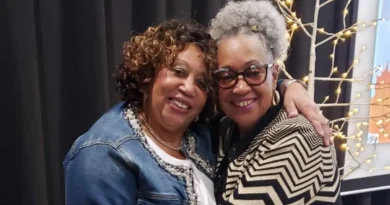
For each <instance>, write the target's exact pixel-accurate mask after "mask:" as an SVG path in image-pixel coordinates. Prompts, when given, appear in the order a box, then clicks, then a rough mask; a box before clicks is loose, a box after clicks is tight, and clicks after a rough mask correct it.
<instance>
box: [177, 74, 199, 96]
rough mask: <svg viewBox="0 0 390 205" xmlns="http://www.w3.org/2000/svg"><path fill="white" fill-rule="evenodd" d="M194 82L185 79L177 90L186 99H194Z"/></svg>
mask: <svg viewBox="0 0 390 205" xmlns="http://www.w3.org/2000/svg"><path fill="white" fill-rule="evenodd" d="M195 87H196V85H195V81H194V80H192V79H190V78H187V79H186V80H185V81H184V83H183V84H182V85H181V86H180V87H179V90H180V91H181V92H183V93H184V94H185V95H186V96H188V97H195Z"/></svg>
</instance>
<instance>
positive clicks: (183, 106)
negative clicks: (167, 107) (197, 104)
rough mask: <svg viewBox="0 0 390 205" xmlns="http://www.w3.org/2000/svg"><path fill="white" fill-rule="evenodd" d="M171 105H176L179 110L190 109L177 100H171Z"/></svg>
mask: <svg viewBox="0 0 390 205" xmlns="http://www.w3.org/2000/svg"><path fill="white" fill-rule="evenodd" d="M171 103H172V104H174V105H176V106H177V107H179V108H181V109H186V110H187V109H189V108H190V106H189V105H186V104H184V103H183V102H180V101H178V100H177V99H172V100H171Z"/></svg>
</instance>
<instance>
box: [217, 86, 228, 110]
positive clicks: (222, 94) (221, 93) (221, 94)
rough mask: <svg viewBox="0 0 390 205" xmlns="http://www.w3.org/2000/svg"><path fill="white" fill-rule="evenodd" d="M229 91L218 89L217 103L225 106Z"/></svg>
mask: <svg viewBox="0 0 390 205" xmlns="http://www.w3.org/2000/svg"><path fill="white" fill-rule="evenodd" d="M228 95H229V91H228V90H224V89H219V90H218V103H219V105H220V106H221V107H225V106H227V105H228V104H229V100H228Z"/></svg>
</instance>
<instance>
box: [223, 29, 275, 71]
mask: <svg viewBox="0 0 390 205" xmlns="http://www.w3.org/2000/svg"><path fill="white" fill-rule="evenodd" d="M217 59H218V64H221V63H222V64H226V63H228V64H230V62H234V63H239V62H243V63H246V62H248V61H251V60H256V61H258V62H260V63H271V61H272V54H271V53H270V52H269V51H268V50H267V49H266V47H265V44H264V43H262V42H261V41H260V40H259V39H258V38H257V37H256V36H244V35H239V36H234V37H227V38H224V39H222V40H221V41H220V42H219V44H218V56H217Z"/></svg>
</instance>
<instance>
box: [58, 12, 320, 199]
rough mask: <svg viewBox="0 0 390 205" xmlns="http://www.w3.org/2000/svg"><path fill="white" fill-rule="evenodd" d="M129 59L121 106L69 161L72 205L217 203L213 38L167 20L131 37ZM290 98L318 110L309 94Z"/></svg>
mask: <svg viewBox="0 0 390 205" xmlns="http://www.w3.org/2000/svg"><path fill="white" fill-rule="evenodd" d="M123 54H124V57H125V59H124V62H123V64H122V65H120V67H119V71H118V76H117V88H118V89H117V90H118V92H119V93H120V94H121V97H122V100H123V102H122V103H120V104H118V105H116V106H114V107H113V108H112V109H110V110H109V111H107V112H106V113H105V114H104V115H103V116H102V117H101V118H100V119H99V120H98V121H97V122H96V123H95V124H94V125H93V126H92V127H91V128H90V129H89V130H88V131H87V132H86V133H85V134H83V135H82V136H80V137H79V138H78V139H77V140H76V142H75V143H74V144H73V146H72V148H71V149H70V151H69V152H68V154H67V156H66V158H65V160H64V171H65V197H66V204H68V205H80V204H83V205H87V204H102V205H103V204H104V205H106V204H116V205H122V204H215V198H214V192H213V191H214V189H213V187H214V185H213V181H212V180H213V179H214V175H215V173H214V167H215V164H216V157H215V155H214V152H213V148H212V139H213V138H215V136H211V135H210V130H209V129H208V128H206V127H208V126H206V125H207V124H208V123H209V122H210V118H211V117H213V115H214V110H215V109H214V107H215V104H214V101H215V97H216V96H215V87H214V85H213V81H212V79H211V77H212V71H213V70H214V69H215V67H216V65H215V64H216V62H215V58H216V48H215V43H214V41H213V40H212V39H211V36H210V35H209V34H208V32H207V30H206V29H205V28H204V27H202V26H200V25H198V24H196V23H194V22H190V23H188V22H182V21H178V20H172V21H167V22H164V23H162V24H161V25H158V26H155V27H149V28H148V29H147V30H146V31H145V32H144V33H142V34H140V35H136V36H133V37H132V38H131V40H130V41H129V42H127V43H126V44H125V47H124V51H123ZM288 89H290V88H288ZM287 92H295V93H296V94H297V95H298V96H297V99H294V100H295V101H294V102H300V103H303V104H304V103H308V104H312V105H314V102H313V101H312V100H310V98H305V97H304V96H305V95H306V91H305V90H304V88H303V87H302V88H300V90H295V91H287ZM302 96H303V97H302ZM294 102H292V104H294ZM290 103H291V102H290ZM317 114H318V113H315V114H313V116H315V115H317Z"/></svg>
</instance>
